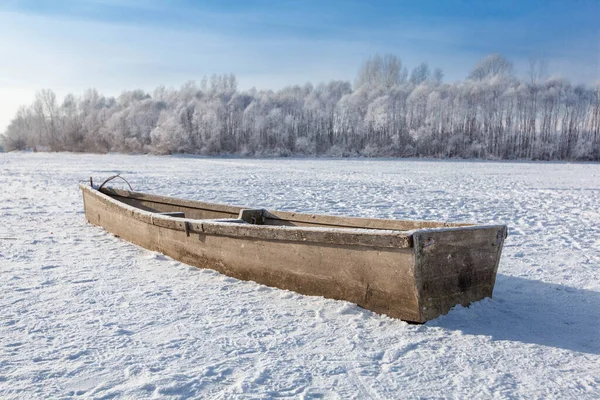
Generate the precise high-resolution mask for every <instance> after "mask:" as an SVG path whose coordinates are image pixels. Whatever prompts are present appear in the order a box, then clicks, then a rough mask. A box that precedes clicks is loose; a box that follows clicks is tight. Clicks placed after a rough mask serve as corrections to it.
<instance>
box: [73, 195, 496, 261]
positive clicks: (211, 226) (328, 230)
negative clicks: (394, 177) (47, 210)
mask: <svg viewBox="0 0 600 400" xmlns="http://www.w3.org/2000/svg"><path fill="white" fill-rule="evenodd" d="M79 187H80V189H81V190H82V191H87V192H88V193H90V194H91V195H94V196H96V197H97V198H98V199H100V200H101V201H102V202H103V203H104V204H107V205H109V206H111V207H113V208H117V209H121V210H123V211H126V212H129V213H131V214H130V216H131V217H133V218H135V219H137V220H140V221H142V222H145V223H147V224H150V225H154V226H157V227H162V228H167V229H173V230H178V231H185V232H186V233H187V234H188V235H189V234H190V233H195V234H207V235H216V236H228V237H239V238H242V239H248V240H252V239H255V240H275V241H299V242H307V243H323V244H334V245H346V246H348V245H351V246H369V247H382V248H399V249H411V248H413V245H414V244H413V235H414V234H415V233H416V232H421V233H423V232H428V231H432V232H443V231H455V230H479V229H500V228H502V227H505V225H475V224H468V225H467V224H456V225H455V226H448V224H445V223H440V225H442V226H440V227H425V228H418V229H411V230H395V229H375V228H360V227H337V226H332V227H322V226H321V227H318V226H316V227H312V226H311V227H306V226H286V225H280V226H277V225H254V224H239V223H232V222H225V221H219V220H218V219H192V218H176V217H171V216H168V215H161V214H160V213H155V212H151V211H146V210H143V209H141V208H138V207H135V206H132V205H129V204H127V203H125V202H123V201H120V200H118V199H115V198H114V197H112V195H111V194H107V193H104V192H103V191H99V190H97V188H95V187H91V186H90V185H89V184H84V183H80V185H79ZM104 189H107V191H108V192H114V194H115V195H116V196H119V197H130V198H134V199H139V200H147V201H154V200H162V201H160V202H164V203H163V204H168V205H174V206H183V207H190V208H196V209H204V208H201V207H198V206H199V205H202V206H206V207H207V208H205V209H206V210H211V211H220V212H224V213H230V214H237V213H238V212H239V211H241V210H245V209H249V208H244V207H238V206H231V205H226V204H219V203H208V202H201V201H195V200H184V199H178V198H174V197H167V196H160V195H153V194H149V193H143V192H132V191H126V190H120V189H115V188H103V190H104ZM119 192H121V193H127V196H123V195H121V194H119ZM215 206H216V207H215ZM265 211H267V212H268V213H271V211H269V210H265ZM277 213H279V212H278V211H277ZM285 213H287V214H290V215H291V214H294V215H296V216H297V215H299V214H300V215H304V216H311V214H301V213H289V212H285ZM352 218H355V217H352ZM356 219H357V220H360V219H364V220H373V219H375V218H373V219H370V218H356ZM376 220H381V221H390V220H388V219H376ZM391 221H393V220H391ZM411 222H412V221H411ZM415 222H419V221H415ZM427 222H429V221H427ZM432 223H434V222H432Z"/></svg>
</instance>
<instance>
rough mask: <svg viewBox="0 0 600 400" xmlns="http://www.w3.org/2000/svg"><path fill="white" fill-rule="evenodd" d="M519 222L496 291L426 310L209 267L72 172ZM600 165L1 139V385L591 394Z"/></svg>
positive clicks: (26, 390) (81, 393)
mask: <svg viewBox="0 0 600 400" xmlns="http://www.w3.org/2000/svg"><path fill="white" fill-rule="evenodd" d="M116 172H121V173H122V174H123V175H124V176H125V177H126V178H127V179H128V180H129V181H130V182H131V184H132V186H133V187H134V189H136V190H139V191H149V192H154V193H158V194H163V195H173V196H179V197H184V198H190V199H200V200H208V201H218V202H223V203H230V204H240V205H249V206H257V207H266V208H275V209H283V210H298V211H310V212H319V213H329V214H343V215H356V216H374V217H383V218H413V219H432V220H449V221H474V222H481V223H506V224H508V225H509V227H510V232H509V236H508V239H507V241H506V245H505V249H504V254H503V257H502V261H501V263H500V269H499V276H498V279H497V281H496V288H495V291H494V298H493V299H486V300H484V301H481V302H478V303H476V304H473V305H472V306H470V307H469V308H462V307H457V308H455V309H453V310H452V311H451V312H450V313H449V314H448V315H446V316H443V317H440V318H438V319H436V320H434V321H430V322H428V323H427V324H424V325H410V324H407V323H404V322H402V321H399V320H394V319H390V318H387V317H385V316H380V315H377V314H374V313H372V312H369V311H365V310H363V309H361V308H359V307H357V306H355V305H352V304H349V303H346V302H340V301H333V300H326V299H323V298H319V297H308V296H302V295H299V294H296V293H292V292H288V291H282V290H278V289H273V288H268V287H265V286H261V285H258V284H255V283H253V282H241V281H237V280H235V279H232V278H229V277H226V276H223V275H220V274H218V273H216V272H213V271H210V270H198V269H195V268H192V267H189V266H187V265H184V264H181V263H179V262H176V261H173V260H172V259H170V258H167V257H164V256H162V255H160V254H156V253H152V252H150V251H147V250H144V249H142V248H139V247H137V246H135V245H132V244H129V243H127V242H125V241H123V240H121V239H119V238H116V237H114V236H112V235H110V234H108V233H106V232H104V231H103V230H102V229H100V228H98V227H95V226H92V225H90V224H88V223H86V221H85V218H84V214H83V204H82V201H81V198H80V193H79V190H78V187H77V183H78V182H79V181H82V180H87V179H88V178H89V176H90V175H92V176H94V177H95V178H96V181H100V180H101V179H102V178H104V177H107V176H109V175H112V174H114V173H116ZM599 396H600V165H598V164H595V165H594V164H534V163H493V162H489V163H481V162H433V161H391V160H380V161H372V160H247V159H201V158H193V157H149V156H124V155H73V154H41V153H35V154H34V153H10V154H0V398H3V399H4V398H28V399H30V398H69V397H82V398H152V397H157V398H188V397H192V398H200V397H201V398H238V397H241V398H274V397H294V398H295V397H300V398H306V399H310V398H325V399H330V398H331V399H334V398H358V399H363V398H392V399H396V398H406V397H426V398H428V397H438V398H439V397H451V398H461V399H462V398H490V397H495V398H511V397H528V398H545V397H554V398H578V399H581V398H598V397H599Z"/></svg>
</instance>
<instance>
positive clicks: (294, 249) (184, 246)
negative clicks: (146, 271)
mask: <svg viewBox="0 0 600 400" xmlns="http://www.w3.org/2000/svg"><path fill="white" fill-rule="evenodd" d="M81 189H82V192H83V199H84V205H85V215H86V218H87V220H88V221H89V222H90V223H92V224H94V225H98V226H101V227H103V228H104V229H106V230H107V231H108V232H111V233H113V234H115V235H117V236H119V237H121V238H123V239H125V240H127V241H130V242H132V243H135V244H137V245H139V246H141V247H144V248H146V249H149V250H152V251H157V252H161V253H163V254H166V255H168V256H170V257H172V258H174V259H176V260H179V261H181V262H184V263H186V264H190V265H193V266H196V267H199V268H209V269H213V270H216V271H219V272H221V273H223V274H225V275H228V276H231V277H234V278H238V279H242V280H250V281H255V282H258V283H261V284H264V285H268V286H272V287H277V288H281V289H287V290H292V291H295V292H298V293H302V294H306V295H315V296H323V297H326V298H331V299H338V300H346V301H350V302H352V303H356V304H358V305H359V306H361V307H363V308H366V309H368V310H372V311H375V312H377V313H381V314H386V315H388V316H390V317H394V318H400V319H403V320H406V321H411V322H417V323H422V322H425V321H427V320H430V319H432V318H435V317H437V316H439V315H441V314H445V313H447V312H448V311H449V310H450V309H451V308H452V307H453V306H454V305H456V304H462V305H468V304H469V303H471V302H473V301H476V300H480V299H482V298H484V297H491V295H492V291H493V286H494V281H495V276H496V271H497V268H498V262H499V259H500V254H501V249H502V244H503V241H504V237H505V234H506V227H505V226H503V225H499V226H485V227H477V226H475V227H473V226H465V227H463V226H457V227H449V228H448V227H447V228H426V229H417V230H411V231H397V230H363V229H355V228H335V227H327V226H325V227H302V226H290V224H292V223H294V222H293V221H292V222H290V221H287V222H286V223H283V222H282V223H281V226H266V225H262V226H261V225H252V224H240V223H232V222H229V221H227V222H223V221H221V220H214V219H212V220H210V219H204V220H199V219H186V218H175V217H171V216H168V215H157V213H156V212H153V211H154V210H155V209H156V208H158V205H157V204H158V203H160V204H162V206H161V207H163V208H164V209H165V210H166V211H180V210H181V208H182V206H181V204H179V205H178V204H173V205H172V207H171V208H169V207H168V204H167V205H165V204H166V203H165V201H164V198H162V197H161V198H160V199H161V200H160V201H155V203H157V204H154V205H152V204H150V203H152V197H151V195H144V196H146V199H145V200H144V204H145V205H144V204H142V202H141V201H140V203H139V204H136V203H135V196H133V197H127V196H126V195H124V196H125V197H127V198H128V199H129V200H128V201H127V203H129V204H127V203H126V202H124V201H122V199H119V198H117V197H114V196H111V195H109V194H107V193H103V192H100V191H98V190H96V189H94V188H92V187H90V186H86V185H81ZM121 194H123V193H121ZM174 200H175V199H174ZM174 203H175V202H174ZM202 204H206V203H202ZM136 206H138V207H143V208H146V210H144V209H141V208H138V207H136ZM219 207H224V210H223V211H222V212H224V213H226V214H227V213H229V214H231V215H235V213H236V211H238V209H236V208H235V207H230V208H227V207H229V206H219ZM190 208H193V204H192V206H191V207H190ZM186 211H187V212H186V214H190V211H189V210H186ZM218 212H221V211H215V213H216V214H215V215H211V216H212V217H215V216H217V217H219V216H222V215H217V214H218ZM294 215H295V214H294ZM298 218H299V220H302V219H303V218H305V215H302V214H300V215H299V217H298ZM328 218H331V217H328ZM351 220H353V221H354V220H356V219H351ZM328 221H329V220H328ZM345 223H346V224H351V223H352V221H350V222H345ZM294 225H295V224H294Z"/></svg>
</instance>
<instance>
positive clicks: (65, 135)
mask: <svg viewBox="0 0 600 400" xmlns="http://www.w3.org/2000/svg"><path fill="white" fill-rule="evenodd" d="M545 68H546V67H545V65H544V64H543V63H541V62H539V61H534V62H532V63H531V65H530V69H529V71H527V73H526V74H525V75H524V77H523V79H519V78H517V77H516V75H515V74H514V73H513V68H512V64H511V63H510V61H508V60H506V59H505V58H504V57H502V56H500V55H498V54H492V55H490V56H488V57H486V58H484V59H483V60H481V61H480V62H479V63H478V64H477V65H476V66H475V68H474V69H473V71H472V72H471V74H470V75H469V78H468V79H466V80H464V81H462V82H455V83H451V84H449V83H444V82H443V72H442V71H441V69H439V68H438V69H435V70H434V71H433V73H432V72H431V71H430V69H429V67H428V66H427V64H425V63H422V64H420V65H417V66H416V67H415V68H413V69H412V71H411V74H410V79H407V76H408V73H407V68H406V66H404V65H403V64H402V62H401V61H400V59H399V58H398V57H396V56H394V55H384V56H379V55H375V56H374V57H372V58H370V59H368V60H366V61H365V63H364V64H363V65H362V66H361V67H360V69H359V71H358V74H357V77H356V80H355V84H354V87H352V86H351V84H350V83H349V82H344V81H331V82H329V83H321V84H318V85H313V84H310V83H307V84H305V85H302V86H298V85H296V86H288V87H285V88H283V89H281V90H277V91H271V90H257V89H250V90H245V91H240V90H239V89H238V83H237V80H236V78H235V76H234V75H233V74H225V75H213V76H211V77H205V78H203V79H201V81H200V83H199V84H196V83H195V82H193V81H190V82H187V83H185V84H184V85H182V86H181V87H180V88H167V87H164V86H159V87H157V88H156V89H155V90H154V91H153V92H152V94H150V93H146V92H145V91H143V90H139V89H138V90H132V91H124V92H123V93H122V94H121V95H120V96H119V97H117V98H113V97H105V96H102V95H101V94H99V93H98V92H97V91H96V90H94V89H90V90H87V91H85V92H84V93H83V94H82V95H81V96H75V95H72V94H69V95H67V96H65V98H64V99H62V101H59V100H58V99H57V97H56V95H55V94H54V93H53V92H52V91H51V90H47V89H46V90H42V91H40V92H38V93H37V95H36V97H35V100H34V102H33V103H32V104H31V105H30V106H28V107H21V108H20V109H19V111H18V112H17V113H16V115H15V117H14V118H13V120H12V121H11V123H10V124H9V126H8V127H7V129H6V131H5V132H4V137H3V143H4V147H5V149H6V150H9V151H10V150H19V149H27V148H31V149H37V150H49V151H90V152H107V151H117V152H125V153H132V152H133V153H147V152H152V153H160V154H170V153H181V152H183V153H199V154H210V155H214V154H243V155H247V156H252V155H280V156H285V155H293V154H298V155H332V156H352V155H364V156H398V157H402V156H427V157H476V158H494V159H516V158H526V159H543V160H552V159H581V160H600V85H596V86H593V87H588V86H582V85H579V86H574V85H572V84H571V83H570V82H569V81H567V80H565V79H562V78H559V77H550V78H546V71H545Z"/></svg>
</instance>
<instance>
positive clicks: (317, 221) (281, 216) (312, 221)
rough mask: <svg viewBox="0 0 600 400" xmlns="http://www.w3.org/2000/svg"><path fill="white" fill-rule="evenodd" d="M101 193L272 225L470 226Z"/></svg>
mask: <svg viewBox="0 0 600 400" xmlns="http://www.w3.org/2000/svg"><path fill="white" fill-rule="evenodd" d="M99 190H100V191H101V192H102V193H104V194H105V195H108V196H110V197H112V198H113V199H114V200H117V201H120V202H122V203H125V204H127V205H129V206H132V207H136V208H139V209H140V210H144V211H149V212H152V213H157V214H161V215H168V216H170V217H175V218H185V219H192V220H213V221H214V220H218V221H222V222H231V223H244V224H246V223H247V224H255V225H275V226H305V227H325V228H355V229H373V230H399V231H410V230H415V229H427V228H445V227H459V226H471V225H473V224H463V223H451V222H436V221H414V220H393V219H380V218H357V217H340V216H332V215H323V214H304V213H296V212H286V211H272V210H265V209H252V208H243V207H236V206H230V205H226V204H217V203H206V202H201V201H193V200H183V199H177V198H173V197H166V196H158V195H152V194H147V193H139V192H132V191H127V190H120V189H115V188H110V187H103V188H101V189H99Z"/></svg>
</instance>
